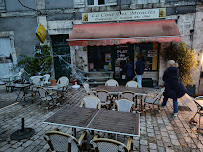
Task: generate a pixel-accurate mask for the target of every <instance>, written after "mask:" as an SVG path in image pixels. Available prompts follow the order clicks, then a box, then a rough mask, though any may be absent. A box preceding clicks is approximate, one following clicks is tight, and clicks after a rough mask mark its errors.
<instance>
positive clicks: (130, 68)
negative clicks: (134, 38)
mask: <svg viewBox="0 0 203 152" xmlns="http://www.w3.org/2000/svg"><path fill="white" fill-rule="evenodd" d="M123 69H124V71H125V72H126V78H127V80H128V81H130V80H132V79H133V78H134V77H135V72H134V70H133V63H132V62H131V61H130V58H129V57H128V58H127V60H126V63H125V65H124V68H123Z"/></svg>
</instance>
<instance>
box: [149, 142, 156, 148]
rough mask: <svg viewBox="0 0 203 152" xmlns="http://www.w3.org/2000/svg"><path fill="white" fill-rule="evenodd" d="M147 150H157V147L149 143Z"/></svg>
mask: <svg viewBox="0 0 203 152" xmlns="http://www.w3.org/2000/svg"><path fill="white" fill-rule="evenodd" d="M149 148H150V149H157V145H156V144H154V143H149Z"/></svg>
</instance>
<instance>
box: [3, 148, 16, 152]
mask: <svg viewBox="0 0 203 152" xmlns="http://www.w3.org/2000/svg"><path fill="white" fill-rule="evenodd" d="M14 150H15V149H13V148H9V149H7V150H6V151H5V152H13V151H14Z"/></svg>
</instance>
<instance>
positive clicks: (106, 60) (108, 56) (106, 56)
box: [105, 53, 111, 62]
mask: <svg viewBox="0 0 203 152" xmlns="http://www.w3.org/2000/svg"><path fill="white" fill-rule="evenodd" d="M105 62H111V53H106V54H105Z"/></svg>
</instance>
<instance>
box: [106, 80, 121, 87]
mask: <svg viewBox="0 0 203 152" xmlns="http://www.w3.org/2000/svg"><path fill="white" fill-rule="evenodd" d="M105 86H119V84H118V82H117V81H116V80H114V79H110V80H107V81H106V83H105Z"/></svg>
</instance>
